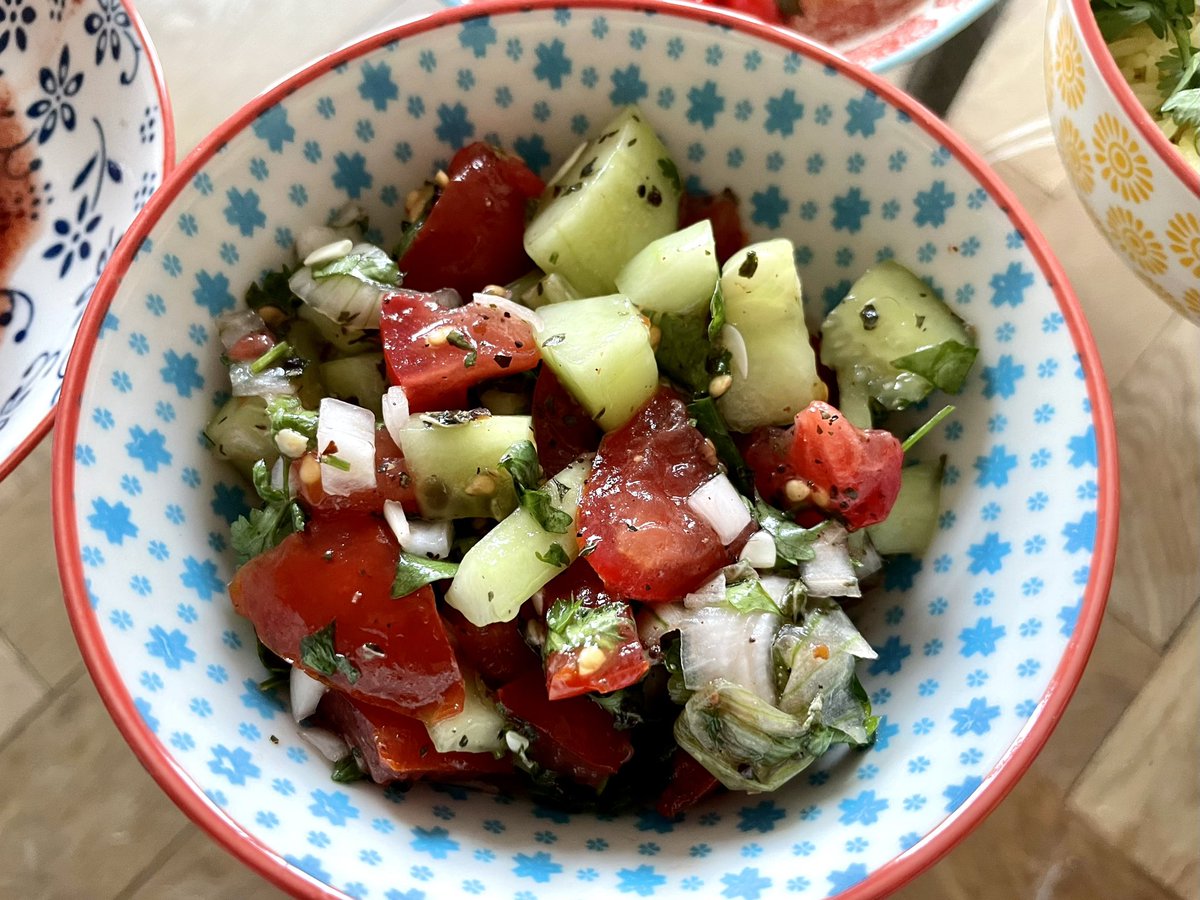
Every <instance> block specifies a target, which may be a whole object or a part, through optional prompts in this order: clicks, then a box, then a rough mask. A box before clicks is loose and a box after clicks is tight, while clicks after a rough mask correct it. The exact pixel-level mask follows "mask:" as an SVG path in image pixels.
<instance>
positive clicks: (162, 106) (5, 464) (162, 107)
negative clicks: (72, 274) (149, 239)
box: [0, 0, 175, 481]
mask: <svg viewBox="0 0 1200 900" xmlns="http://www.w3.org/2000/svg"><path fill="white" fill-rule="evenodd" d="M121 5H122V6H123V7H124V8H125V13H126V15H128V16H129V22H130V24H131V25H132V26H133V31H134V33H135V34H136V35H137V39H138V42H139V43H140V44H141V45H142V49H143V50H144V51H145V53H146V63H147V64H148V65H149V67H150V77H151V78H152V79H153V80H154V91H155V93H156V94H158V108H159V111H160V112H161V113H162V120H163V164H162V180H161V181H160V182H159V184H160V186H161V185H162V184H165V183H166V180H167V176H168V175H170V174H171V172H172V170H174V168H175V117H174V116H173V115H172V113H171V97H170V94H169V92H168V91H167V80H166V78H164V77H163V70H162V64H161V63H160V62H159V59H158V51H156V50H155V49H154V43H153V42H152V41H151V40H150V34H149V32H148V31H146V24H145V23H144V22H143V21H142V17H141V16H140V15H138V11H137V9H136V8H135V7H134V5H133V0H121ZM132 227H133V226H132V223H131V224H130V226H129V229H132ZM129 229H127V231H126V233H128V230H129ZM99 287H100V284H99V282H97V284H96V287H94V288H92V297H95V296H96V291H97V290H98V289H99ZM88 304H89V305H90V304H91V298H89V299H88ZM82 329H83V321H82V320H81V321H80V323H79V329H78V330H76V332H75V333H76V334H79V331H81V330H82ZM58 399H59V401H61V400H62V392H61V389H60V391H59V395H58ZM57 412H58V403H55V404H54V405H53V406H52V407H50V410H49V411H48V412H47V413H46V414H45V415H44V416H42V418H41V421H39V422H38V423H37V425H35V426H34V427H33V429H32V430H31V431H30V432H29V433H28V434H26V435H25V437H23V438H22V439H21V440H20V441H18V442H17V446H15V447H14V448H13V449H12V450H11V451H10V452H9V454H8V456H6V457H4V458H0V481H3V480H4V479H5V478H7V477H8V476H9V474H11V473H12V471H13V470H14V469H15V468H16V467H17V466H19V465H20V464H21V463H22V462H23V461H24V460H25V457H26V456H28V455H29V454H30V453H31V452H32V451H33V448H34V447H36V446H37V445H38V444H40V443H41V442H42V440H43V438H45V437H46V435H47V434H49V433H50V429H51V428H52V427H53V425H54V418H55V415H56V414H57Z"/></svg>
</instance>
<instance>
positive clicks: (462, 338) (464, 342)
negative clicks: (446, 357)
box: [446, 331, 474, 350]
mask: <svg viewBox="0 0 1200 900" xmlns="http://www.w3.org/2000/svg"><path fill="white" fill-rule="evenodd" d="M446 343H447V344H449V345H450V346H451V347H457V348H458V349H459V350H471V349H474V348H473V346H472V344H471V340H470V338H468V337H467V336H466V335H465V334H463V333H462V332H461V331H451V332H450V333H449V334H448V335H446Z"/></svg>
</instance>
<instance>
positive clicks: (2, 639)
mask: <svg viewBox="0 0 1200 900" xmlns="http://www.w3.org/2000/svg"><path fill="white" fill-rule="evenodd" d="M0 643H3V644H4V645H5V646H6V647H8V649H9V650H10V651H11V652H12V655H13V656H14V657H16V660H17V662H18V663H19V664H20V665H21V667H22V668H23V669H24V670H25V672H26V674H28V675H29V676H30V677H32V678H33V680H34V681H36V682H37V683H38V684H39V685H41V687H42V690H43V691H46V692H49V690H50V688H51V687H52V685H51V684H50V682H48V681H47V680H46V679H45V678H43V677H42V673H41V672H39V671H38V670H37V667H35V666H34V664H33V663H32V662H30V660H29V657H28V656H26V655H25V654H24V653H22V652H21V648H19V647H18V646H17V645H16V644H14V643H13V642H12V640H11V639H10V638H9V636H8V635H7V634H5V633H4V630H3V629H0Z"/></svg>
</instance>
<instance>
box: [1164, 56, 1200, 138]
mask: <svg viewBox="0 0 1200 900" xmlns="http://www.w3.org/2000/svg"><path fill="white" fill-rule="evenodd" d="M1196 58H1197V59H1198V60H1200V56H1197V57H1196ZM1162 111H1163V112H1165V113H1170V114H1171V118H1172V119H1174V120H1175V123H1176V124H1177V125H1180V126H1182V127H1184V128H1188V127H1191V128H1200V87H1197V88H1189V89H1188V90H1185V91H1178V92H1176V93H1175V94H1174V95H1173V96H1172V97H1171V98H1170V99H1169V100H1168V101H1167V102H1166V103H1164V104H1163V105H1162Z"/></svg>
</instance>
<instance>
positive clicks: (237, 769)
mask: <svg viewBox="0 0 1200 900" xmlns="http://www.w3.org/2000/svg"><path fill="white" fill-rule="evenodd" d="M212 755H213V758H212V759H210V760H209V761H208V768H209V770H210V771H211V772H213V773H214V774H216V775H223V776H225V778H227V779H229V783H230V784H237V785H243V784H245V783H246V780H247V779H249V778H258V777H259V776H260V775H261V774H262V770H260V769H259V767H258V766H256V765H255V764H254V762H253V760H252V758H251V756H250V753H249V752H248V751H247V750H245V748H243V747H235V748H234V749H232V750H230V749H229V748H228V747H226V746H225V745H224V744H217V745H216V746H215V747H213V748H212Z"/></svg>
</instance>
